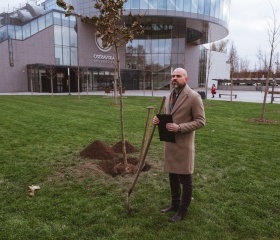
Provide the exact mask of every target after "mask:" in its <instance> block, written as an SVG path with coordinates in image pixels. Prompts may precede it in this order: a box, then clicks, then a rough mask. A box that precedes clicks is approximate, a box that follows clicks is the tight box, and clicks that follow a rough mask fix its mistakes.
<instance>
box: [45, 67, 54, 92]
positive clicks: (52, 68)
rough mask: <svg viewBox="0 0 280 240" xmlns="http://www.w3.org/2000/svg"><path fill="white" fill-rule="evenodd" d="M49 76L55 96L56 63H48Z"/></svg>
mask: <svg viewBox="0 0 280 240" xmlns="http://www.w3.org/2000/svg"><path fill="white" fill-rule="evenodd" d="M46 71H47V78H48V79H49V80H50V82H51V93H52V97H53V80H54V79H55V78H56V67H55V66H54V65H46Z"/></svg>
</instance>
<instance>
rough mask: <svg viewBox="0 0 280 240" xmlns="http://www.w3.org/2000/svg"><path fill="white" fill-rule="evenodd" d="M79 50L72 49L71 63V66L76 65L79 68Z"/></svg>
mask: <svg viewBox="0 0 280 240" xmlns="http://www.w3.org/2000/svg"><path fill="white" fill-rule="evenodd" d="M77 55H78V54H77V48H71V63H70V65H74V66H77V65H78V62H77V59H78V57H77Z"/></svg>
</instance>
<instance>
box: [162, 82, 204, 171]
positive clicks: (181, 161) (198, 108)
mask: <svg viewBox="0 0 280 240" xmlns="http://www.w3.org/2000/svg"><path fill="white" fill-rule="evenodd" d="M169 102H170V94H169V95H168V96H167V97H166V100H165V113H167V114H172V117H173V122H174V123H177V124H180V127H181V132H176V133H175V140H176V142H175V143H171V142H164V172H167V173H176V174H192V173H193V171H194V158H195V130H197V129H199V128H202V127H204V125H205V121H206V120H205V112H204V105H203V102H202V100H201V97H200V95H199V94H198V93H197V92H196V91H194V90H192V89H191V88H190V87H189V86H188V85H186V86H185V88H184V89H183V90H182V92H181V93H180V95H179V97H178V99H177V101H176V103H175V105H174V107H173V109H172V111H171V112H170V108H169Z"/></svg>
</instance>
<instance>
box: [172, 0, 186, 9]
mask: <svg viewBox="0 0 280 240" xmlns="http://www.w3.org/2000/svg"><path fill="white" fill-rule="evenodd" d="M186 2H187V1H186ZM183 3H184V2H183V0H176V6H175V7H176V10H177V11H183V10H184V5H183Z"/></svg>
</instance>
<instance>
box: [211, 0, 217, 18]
mask: <svg viewBox="0 0 280 240" xmlns="http://www.w3.org/2000/svg"><path fill="white" fill-rule="evenodd" d="M215 3H216V0H211V7H210V16H211V17H215Z"/></svg>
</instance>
